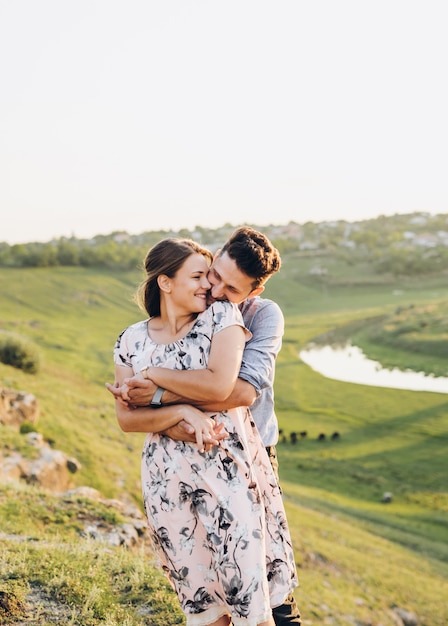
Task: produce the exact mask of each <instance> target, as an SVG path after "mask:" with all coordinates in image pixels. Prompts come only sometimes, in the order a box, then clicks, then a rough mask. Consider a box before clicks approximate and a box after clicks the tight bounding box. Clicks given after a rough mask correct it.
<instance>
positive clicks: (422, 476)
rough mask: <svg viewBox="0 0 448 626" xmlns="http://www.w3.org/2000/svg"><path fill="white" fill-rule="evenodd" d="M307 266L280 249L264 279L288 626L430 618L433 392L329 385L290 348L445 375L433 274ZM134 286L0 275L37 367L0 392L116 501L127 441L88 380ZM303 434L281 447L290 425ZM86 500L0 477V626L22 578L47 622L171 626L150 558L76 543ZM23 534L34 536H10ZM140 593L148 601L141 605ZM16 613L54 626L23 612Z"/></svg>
mask: <svg viewBox="0 0 448 626" xmlns="http://www.w3.org/2000/svg"><path fill="white" fill-rule="evenodd" d="M326 263H327V265H330V264H331V260H329V259H328V258H327V259H326ZM310 264H311V261H310V260H307V259H301V258H299V257H296V256H295V255H294V254H291V255H290V256H286V257H285V258H284V265H283V268H282V270H281V272H280V274H279V275H278V276H275V277H274V278H272V279H271V281H270V282H269V283H268V285H267V289H266V296H267V297H271V298H273V299H275V300H276V301H277V302H279V304H280V305H281V306H282V308H283V310H284V313H285V318H286V333H285V338H284V344H283V348H282V351H281V354H280V356H279V360H278V365H277V374H276V385H275V394H276V410H277V414H278V418H279V422H280V427H281V429H282V431H283V435H284V440H283V439H282V440H281V441H280V443H279V445H278V454H279V462H280V476H281V483H282V488H283V492H284V499H285V503H286V507H287V513H288V519H289V524H290V527H291V533H292V537H293V541H294V546H295V554H296V560H297V566H298V572H299V577H300V581H301V585H300V587H299V589H298V590H297V592H296V597H297V600H298V602H299V605H300V607H301V610H302V613H303V618H304V624H313V625H314V624H316V625H317V624H333V625H336V626H347V625H351V624H355V625H358V626H368V625H371V626H373V625H374V626H380V625H381V626H396V625H397V624H399V623H400V622H397V612H396V611H397V609H403V610H406V611H411V612H413V613H414V614H415V615H417V616H418V619H419V624H420V625H424V626H446V624H447V623H448V605H447V601H446V599H447V597H448V583H447V579H448V490H447V485H448V471H447V470H448V462H447V447H448V446H447V444H448V389H447V394H438V393H427V392H414V391H403V390H393V389H382V388H376V387H370V386H364V385H356V384H351V383H342V382H338V381H333V380H330V379H326V378H324V377H323V376H321V375H319V374H317V373H316V372H314V371H312V370H311V369H310V368H309V367H308V366H306V365H305V364H304V363H302V362H301V361H300V358H299V356H298V355H299V352H300V350H301V348H303V347H304V346H305V345H306V344H307V343H308V342H309V341H311V340H312V339H315V338H318V337H322V336H324V337H336V338H337V337H340V336H347V335H348V336H352V337H353V339H354V340H355V341H356V342H358V343H359V345H361V347H363V348H364V350H365V351H366V352H367V354H368V355H369V356H373V357H374V358H376V359H377V360H381V362H384V363H385V364H386V365H388V366H393V365H399V366H403V367H406V366H407V367H410V366H412V365H414V366H415V367H418V368H421V369H423V370H424V371H428V372H431V371H433V372H436V373H438V374H440V373H444V371H445V375H448V371H446V367H447V365H446V364H447V363H448V352H447V351H445V352H444V348H443V345H446V333H447V328H446V325H445V320H446V319H447V318H448V315H447V316H445V315H444V313H445V312H446V311H447V303H448V287H447V284H448V282H447V280H446V276H433V277H429V278H419V279H411V278H409V279H407V280H398V279H396V280H392V279H385V278H384V277H382V278H379V277H377V276H375V275H373V274H372V273H371V270H370V268H369V267H368V266H365V267H362V266H358V267H353V266H344V265H342V264H338V262H336V261H335V262H334V265H333V266H332V267H331V270H332V272H331V276H332V278H331V280H325V281H323V280H320V279H318V278H314V279H311V278H310V276H309V274H308V273H307V269H308V266H309V265H310ZM140 279H141V275H140V274H139V273H138V272H111V271H106V270H103V271H102V270H95V269H81V268H53V269H47V268H36V269H4V268H0V329H1V330H8V331H14V332H15V333H18V334H19V335H22V336H23V337H25V338H27V339H29V340H32V341H33V342H34V343H35V344H36V346H37V347H38V350H39V353H40V356H41V366H40V370H39V372H38V373H37V374H26V373H24V372H22V371H20V370H18V369H15V368H12V367H10V366H7V365H4V364H1V363H0V381H1V386H3V387H8V388H12V389H16V390H25V391H28V392H31V393H33V394H35V396H36V397H37V399H38V401H39V404H40V407H41V416H40V420H39V423H38V430H39V431H40V432H41V433H42V434H43V435H44V436H45V437H46V438H48V439H51V440H52V441H53V442H54V443H53V445H54V447H56V448H58V449H61V450H63V451H64V452H66V453H67V454H68V455H70V456H74V457H76V458H77V459H78V460H79V461H80V462H81V464H82V469H81V471H80V472H79V473H78V474H76V475H75V477H74V480H75V482H76V484H77V485H88V486H90V487H94V488H95V489H98V490H99V491H101V493H103V494H104V496H105V497H107V498H120V497H123V496H124V494H125V495H126V497H131V498H132V499H133V500H134V501H135V503H137V504H138V505H139V506H141V502H140V484H139V471H140V450H141V446H142V441H143V435H139V434H137V435H135V434H132V435H131V434H124V433H122V432H121V431H120V429H119V428H118V426H117V424H116V421H115V415H114V408H113V402H112V399H111V397H110V395H109V394H108V392H107V391H106V390H105V388H104V383H105V382H106V381H112V379H113V362H112V348H113V344H114V342H115V339H116V337H117V335H118V334H119V332H120V331H121V330H122V329H123V328H124V327H125V326H127V325H128V324H130V323H132V322H134V321H136V320H138V319H141V318H142V314H141V312H140V311H139V310H138V309H137V307H136V305H135V304H134V303H133V301H132V294H133V292H134V290H135V287H136V286H137V284H138V282H139V281H140ZM403 327H404V328H405V330H403ZM397 328H399V332H395V330H396V329H397ZM397 338H398V339H400V338H401V339H400V341H398V340H397ZM431 342H433V343H431ZM443 342H445V344H444V343H443ZM435 344H438V345H439V346H440V345H441V346H442V347H441V348H440V349H439V348H438V349H437V350H438V351H437V350H433V349H432V346H433V345H435ZM444 368H445V370H444ZM3 430H5V431H6V429H3ZM3 430H2V447H3V448H4V449H6V448H7V449H9V450H12V449H14V448H20V449H23V448H24V444H23V437H22V436H21V435H19V434H17V433H12V432H5V433H3ZM305 431H306V433H307V435H306V437H304V438H300V437H299V438H298V441H297V443H295V444H294V443H292V442H291V439H290V434H291V432H297V433H300V432H305ZM334 432H337V433H339V437H338V438H337V439H335V440H332V439H331V434H332V433H334ZM320 433H324V434H326V438H325V440H324V441H319V440H318V435H319V434H320ZM386 492H390V493H391V494H392V501H391V502H390V503H388V504H386V503H384V502H383V501H382V498H383V494H384V493H386ZM88 506H91V504H88V503H87V502H66V501H64V502H61V501H60V500H58V499H56V497H55V496H54V495H51V494H46V493H44V492H42V491H39V490H36V489H32V488H31V487H27V486H23V485H22V486H20V487H19V486H11V484H9V485H0V519H1V520H2V522H1V523H2V528H1V529H0V542H1V550H2V565H1V566H0V624H14V623H17V624H19V623H24V622H21V621H20V619H21V617H20V606H21V602H23V598H24V597H25V596H26V594H27V593H29V591H30V589H31V588H35V587H36V586H38V587H39V588H41V589H45V590H46V592H47V593H48V595H49V596H51V598H53V600H54V602H55V603H59V605H60V606H61V607H65V612H64V613H61V614H60V618H59V621H58V622H57V623H63V624H82V625H83V626H86V625H87V626H89V625H96V624H107V625H110V626H118V625H122V626H123V625H124V626H125V625H129V626H130V625H137V626H139V625H155V626H159V625H160V626H162V625H164V624H177V623H179V624H182V623H183V618H182V616H181V614H180V612H179V611H178V609H177V605H176V599H175V598H174V597H173V594H172V593H171V591H169V589H168V587H167V585H166V583H165V581H164V579H163V577H162V576H161V574H160V572H159V571H158V570H157V568H156V567H155V566H154V564H153V563H152V561H151V559H149V558H148V557H147V556H146V555H143V554H133V553H132V552H129V551H124V550H123V549H119V548H116V549H113V548H110V547H108V548H105V547H102V546H101V545H98V544H93V543H92V542H89V541H87V540H84V539H80V538H79V534H78V532H77V530H78V529H77V526H76V523H75V522H74V521H73V520H74V519H75V518H76V515H77V512H76V511H78V512H79V509H82V508H83V507H88ZM98 514H99V515H105V514H106V513H105V512H104V511H99V512H98ZM21 535H26V536H31V537H33V538H34V541H33V543H32V544H31V545H29V544H24V543H21V542H19V541H17V537H18V536H21ZM6 592H8V594H9V596H8V597H11V594H12V595H13V596H14V597H16V599H17V611H16V613H14V611H13V610H12V609H11V608H9V613H8V611H6V609H5V608H4V604H2V597H3V596H2V594H5V593H6ZM148 603H149V605H150V607H151V610H150V611H148V612H146V613H144V612H143V613H142V612H141V611H140V612H139V610H138V607H139V606H141V605H143V604H145V605H147V604H148ZM2 607H3V608H2ZM61 610H62V609H61ZM14 615H16V617H14ZM27 623H28V622H27ZM29 623H32V624H46V623H54V622H49V621H46V618H44V617H42V618H40V617H39V615H37V616H35V618H34V620H32V621H30V622H29Z"/></svg>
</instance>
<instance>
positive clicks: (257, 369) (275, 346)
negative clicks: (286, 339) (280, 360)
mask: <svg viewBox="0 0 448 626" xmlns="http://www.w3.org/2000/svg"><path fill="white" fill-rule="evenodd" d="M242 313H243V318H244V322H245V324H246V327H247V328H248V329H249V330H250V331H251V333H252V338H251V339H250V340H249V341H248V342H247V344H246V347H245V349H244V353H243V362H242V364H241V369H240V371H239V374H238V376H239V377H240V378H242V379H243V380H245V381H246V382H247V383H249V384H251V385H252V386H253V388H254V389H255V391H256V393H257V396H259V395H260V394H261V392H262V391H263V389H266V388H272V387H273V384H274V373H275V360H276V358H277V355H278V353H279V352H280V349H281V347H282V338H283V334H284V331H285V320H284V317H283V313H282V311H281V309H280V307H279V306H278V304H276V303H275V302H273V301H272V300H267V299H257V301H256V303H255V302H252V301H250V300H249V301H248V302H247V303H246V304H245V305H244V306H243V310H242Z"/></svg>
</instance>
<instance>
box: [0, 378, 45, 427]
mask: <svg viewBox="0 0 448 626" xmlns="http://www.w3.org/2000/svg"><path fill="white" fill-rule="evenodd" d="M38 419H39V404H38V402H37V400H36V398H35V396H34V395H33V394H32V393H26V392H24V391H13V390H12V389H5V388H2V387H0V424H4V425H5V426H11V427H12V428H14V429H15V430H20V426H21V425H22V424H23V423H24V422H29V423H30V424H36V423H37V420H38Z"/></svg>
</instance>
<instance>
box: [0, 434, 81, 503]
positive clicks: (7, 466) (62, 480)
mask: <svg viewBox="0 0 448 626" xmlns="http://www.w3.org/2000/svg"><path fill="white" fill-rule="evenodd" d="M26 441H27V442H28V444H29V445H30V446H33V448H36V449H37V453H38V457H37V458H31V459H30V458H27V457H25V456H23V455H22V454H20V453H19V452H11V453H9V454H7V455H4V454H3V455H0V479H1V480H11V479H13V480H24V481H25V482H27V483H28V484H31V485H38V486H39V487H43V488H44V489H48V490H49V491H66V490H67V489H68V488H69V487H70V486H71V482H72V474H74V473H75V472H77V471H78V470H79V469H80V468H81V463H80V462H79V461H78V460H77V459H74V458H73V457H67V455H66V454H64V452H61V450H53V449H52V448H50V446H49V445H48V444H47V443H46V442H45V441H44V439H43V437H42V435H41V434H40V433H28V434H27V435H26ZM34 456H35V455H34Z"/></svg>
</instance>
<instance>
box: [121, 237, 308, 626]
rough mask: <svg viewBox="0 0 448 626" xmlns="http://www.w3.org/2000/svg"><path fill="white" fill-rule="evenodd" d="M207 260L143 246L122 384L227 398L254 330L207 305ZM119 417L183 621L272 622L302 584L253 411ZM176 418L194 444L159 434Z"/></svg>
mask: <svg viewBox="0 0 448 626" xmlns="http://www.w3.org/2000/svg"><path fill="white" fill-rule="evenodd" d="M210 262H211V254H210V253H209V252H208V251H207V250H205V249H204V248H202V247H201V246H199V245H198V244H196V243H194V242H192V241H190V240H179V239H165V240H163V241H161V242H160V243H158V244H157V245H156V246H154V247H153V248H152V249H151V250H150V251H149V253H148V254H147V256H146V259H145V268H146V273H147V278H146V280H145V282H144V283H143V285H142V286H141V289H140V292H139V293H140V302H141V303H142V304H143V305H144V308H145V310H146V312H147V313H148V315H149V319H146V320H144V321H142V322H139V323H137V324H134V325H133V326H130V327H129V328H127V329H126V330H125V331H124V332H123V333H122V334H121V335H120V337H119V339H118V341H117V343H116V346H115V363H116V380H117V383H118V384H119V385H121V384H123V381H124V379H125V378H127V377H129V376H132V375H133V374H135V373H137V372H141V374H142V375H143V376H145V377H146V378H150V379H151V380H152V381H153V382H154V383H155V384H156V385H158V386H159V387H160V388H162V389H171V388H172V387H174V386H175V385H176V389H177V390H178V391H179V385H182V384H183V385H184V390H185V396H187V397H188V395H189V394H190V395H191V390H192V389H194V393H195V397H196V396H199V397H200V396H201V394H203V396H204V399H205V398H207V397H208V396H209V395H210V390H211V389H213V390H214V394H215V397H216V399H217V400H219V399H222V400H224V399H225V398H227V397H228V396H229V395H230V393H231V391H232V389H233V386H234V385H235V382H236V379H237V376H238V372H239V367H240V364H241V358H242V353H243V349H244V343H245V341H246V339H247V338H248V336H247V335H249V333H248V331H246V329H245V328H244V325H243V321H242V318H241V315H240V313H239V310H238V309H237V307H236V306H234V305H232V304H230V303H228V302H215V303H213V304H211V305H210V306H209V307H207V301H206V298H207V291H208V289H209V288H210V283H209V282H208V280H207V273H208V269H209V264H210ZM179 370H183V371H182V375H181V376H179V374H180V372H179ZM185 370H187V371H185ZM116 411H117V417H118V421H119V424H120V426H121V428H122V429H123V430H124V431H134V432H146V433H149V434H148V435H147V437H146V441H145V445H144V449H143V457H142V486H143V498H144V504H145V510H146V515H147V518H148V524H149V528H150V533H151V536H152V539H153V542H154V545H155V547H156V549H157V551H158V553H159V556H160V559H161V562H162V566H163V569H164V571H165V572H166V574H167V575H168V577H169V579H170V580H171V583H172V585H173V587H174V589H175V590H176V593H177V595H178V598H179V601H180V604H181V607H182V609H183V611H184V612H185V614H186V618H187V625H188V626H206V625H207V626H209V625H210V626H212V625H213V626H227V625H229V624H231V623H232V624H233V625H234V626H243V625H244V626H274V621H273V618H272V611H271V607H272V606H277V605H280V604H282V602H283V600H284V598H285V597H286V596H287V595H288V594H289V593H290V592H291V590H292V589H293V588H294V587H295V586H296V584H297V581H296V573H295V566H294V559H293V554H292V548H291V540H290V537H289V533H288V529H287V526H286V518H285V514H284V509H283V504H282V500H281V495H280V491H279V488H278V484H277V481H276V479H275V476H274V474H273V471H272V468H271V465H270V462H269V459H268V457H267V454H266V450H265V449H264V447H263V444H262V442H261V439H260V437H259V435H258V432H257V430H256V428H255V426H254V424H253V421H252V419H251V415H250V411H249V409H247V408H238V409H231V410H228V411H223V412H220V413H217V414H211V413H208V414H206V413H203V412H201V411H200V410H198V409H196V408H194V407H192V406H189V405H173V406H163V407H161V408H158V409H155V408H138V409H130V408H129V407H126V406H125V404H124V403H121V402H120V401H118V400H117V401H116ZM181 420H185V421H186V422H187V423H188V424H190V425H191V426H192V427H193V428H194V431H195V435H196V443H187V442H181V441H175V440H173V439H170V438H169V437H167V436H165V435H164V434H163V431H164V430H166V429H168V428H170V427H172V426H174V425H175V424H177V423H179V422H180V421H181ZM223 430H225V435H226V437H225V438H224V439H223V432H222V431H223Z"/></svg>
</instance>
